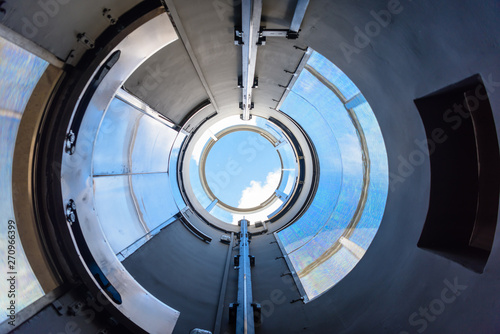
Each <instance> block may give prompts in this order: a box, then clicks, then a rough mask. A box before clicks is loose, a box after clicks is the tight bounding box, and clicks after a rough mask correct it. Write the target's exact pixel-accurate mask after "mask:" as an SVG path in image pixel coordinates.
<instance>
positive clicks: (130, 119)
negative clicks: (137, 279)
mask: <svg viewBox="0 0 500 334" xmlns="http://www.w3.org/2000/svg"><path fill="white" fill-rule="evenodd" d="M119 94H120V93H119ZM177 134H178V133H177V131H175V130H174V129H172V128H170V127H169V126H167V125H165V124H163V123H162V122H159V121H158V120H157V119H155V117H154V115H151V114H148V113H147V112H146V110H143V109H141V108H137V107H135V106H134V105H133V104H131V102H130V101H126V99H124V98H123V96H122V97H121V99H120V98H114V99H113V100H112V101H111V103H110V105H109V107H108V109H107V110H106V112H105V114H104V116H103V118H102V122H101V125H100V127H99V131H98V132H97V136H96V139H95V145H94V151H93V165H92V170H93V173H92V174H93V175H92V179H93V191H94V196H95V211H96V213H97V215H98V219H99V221H100V223H101V228H102V230H103V232H104V234H105V235H106V238H107V239H108V242H109V244H110V246H111V248H112V249H113V251H114V253H115V254H117V255H118V257H119V258H120V259H121V260H123V259H124V258H126V257H127V256H129V255H130V254H132V253H133V252H134V251H135V250H137V249H138V248H139V247H140V246H141V245H143V244H144V243H145V242H146V241H148V240H149V239H150V238H151V237H152V236H154V235H155V234H156V233H158V232H159V231H160V230H161V228H163V227H165V226H166V225H168V224H169V223H171V222H172V221H173V220H175V219H174V218H173V217H174V216H175V215H176V214H177V213H178V212H179V210H178V208H177V206H176V205H175V202H174V200H173V194H172V189H171V186H170V178H169V175H168V159H169V154H170V147H172V145H173V143H174V141H175V138H176V136H177Z"/></svg>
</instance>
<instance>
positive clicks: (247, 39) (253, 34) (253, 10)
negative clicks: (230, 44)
mask: <svg viewBox="0 0 500 334" xmlns="http://www.w3.org/2000/svg"><path fill="white" fill-rule="evenodd" d="M261 15H262V0H243V1H242V3H241V30H242V34H243V35H242V40H243V45H242V52H241V68H242V71H241V75H242V109H243V114H242V119H243V120H245V121H248V120H249V119H250V109H251V105H252V88H253V85H254V79H255V66H256V62H257V47H258V45H257V43H258V41H259V30H260V19H261Z"/></svg>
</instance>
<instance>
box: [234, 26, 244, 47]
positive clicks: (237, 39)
mask: <svg viewBox="0 0 500 334" xmlns="http://www.w3.org/2000/svg"><path fill="white" fill-rule="evenodd" d="M243 44H245V43H244V42H243V31H241V27H235V28H234V45H243Z"/></svg>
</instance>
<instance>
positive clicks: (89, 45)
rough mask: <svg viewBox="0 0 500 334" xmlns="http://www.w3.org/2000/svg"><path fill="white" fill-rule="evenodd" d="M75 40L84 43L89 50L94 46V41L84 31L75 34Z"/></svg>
mask: <svg viewBox="0 0 500 334" xmlns="http://www.w3.org/2000/svg"><path fill="white" fill-rule="evenodd" d="M76 40H77V41H78V42H80V43H82V44H83V45H85V47H86V48H87V49H89V50H90V49H93V48H94V47H95V41H94V40H93V39H91V38H90V37H88V36H87V35H86V34H85V33H84V32H83V33H79V34H78V35H76Z"/></svg>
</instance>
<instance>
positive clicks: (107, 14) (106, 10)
mask: <svg viewBox="0 0 500 334" xmlns="http://www.w3.org/2000/svg"><path fill="white" fill-rule="evenodd" d="M102 16H104V17H105V18H107V19H108V21H109V24H111V25H114V24H116V21H117V20H116V19H115V18H114V17H113V15H111V9H109V8H104V9H103V10H102Z"/></svg>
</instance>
